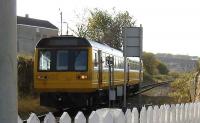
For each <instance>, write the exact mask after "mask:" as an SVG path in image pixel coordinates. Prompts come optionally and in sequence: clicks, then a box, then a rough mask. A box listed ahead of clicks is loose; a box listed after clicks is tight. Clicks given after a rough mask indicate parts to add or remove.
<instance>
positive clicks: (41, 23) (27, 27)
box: [17, 15, 58, 56]
mask: <svg viewBox="0 0 200 123" xmlns="http://www.w3.org/2000/svg"><path fill="white" fill-rule="evenodd" d="M51 36H58V28H57V27H56V26H55V25H53V24H52V23H50V22H49V21H46V20H39V19H33V18H29V16H28V15H26V16H25V17H20V16H17V52H18V54H20V55H31V56H33V53H34V48H35V45H36V44H37V42H38V41H39V40H40V39H41V38H46V37H51Z"/></svg>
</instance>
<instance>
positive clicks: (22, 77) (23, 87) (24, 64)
mask: <svg viewBox="0 0 200 123" xmlns="http://www.w3.org/2000/svg"><path fill="white" fill-rule="evenodd" d="M17 61H18V64H17V69H18V94H19V96H20V97H23V96H27V95H30V94H33V60H32V59H30V58H28V57H25V56H18V57H17Z"/></svg>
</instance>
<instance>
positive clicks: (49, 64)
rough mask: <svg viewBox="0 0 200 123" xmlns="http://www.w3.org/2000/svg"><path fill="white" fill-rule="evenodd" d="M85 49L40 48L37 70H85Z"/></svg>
mask: <svg viewBox="0 0 200 123" xmlns="http://www.w3.org/2000/svg"><path fill="white" fill-rule="evenodd" d="M87 61H88V52H87V50H86V49H81V50H77V49H64V50H40V51H39V71H87V67H88V66H87Z"/></svg>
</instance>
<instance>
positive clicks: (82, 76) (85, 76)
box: [79, 75, 88, 79]
mask: <svg viewBox="0 0 200 123" xmlns="http://www.w3.org/2000/svg"><path fill="white" fill-rule="evenodd" d="M79 78H80V79H87V78H88V76H87V75H80V76H79Z"/></svg>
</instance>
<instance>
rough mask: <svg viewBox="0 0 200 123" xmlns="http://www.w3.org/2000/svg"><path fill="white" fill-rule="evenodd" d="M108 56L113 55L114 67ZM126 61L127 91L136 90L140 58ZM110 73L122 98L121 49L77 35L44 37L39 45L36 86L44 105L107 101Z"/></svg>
mask: <svg viewBox="0 0 200 123" xmlns="http://www.w3.org/2000/svg"><path fill="white" fill-rule="evenodd" d="M108 57H109V58H111V57H112V58H113V61H112V62H113V63H112V69H111V71H109V70H110V69H109V65H108V62H107V58H108ZM127 62H128V68H127V70H128V71H127V92H129V91H136V90H138V87H139V61H138V60H135V59H133V58H132V59H131V58H128V59H127ZM110 74H112V76H110ZM110 77H112V84H111V85H112V89H113V90H115V91H114V92H115V93H116V97H117V98H116V99H119V100H120V99H122V98H120V97H122V96H123V86H124V57H123V53H122V52H121V51H120V50H116V49H114V48H111V47H110V46H108V45H106V44H102V43H98V42H95V41H90V40H87V39H85V38H80V37H74V36H58V37H50V38H44V39H41V40H40V41H39V42H38V43H37V45H36V48H35V56H34V88H35V90H36V91H38V92H40V104H41V105H43V106H48V107H54V108H62V107H63V108H64V107H77V106H99V105H103V104H107V103H108V96H109V93H108V90H109V87H110V86H109V85H110V81H109V80H110ZM118 97H119V98H118Z"/></svg>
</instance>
